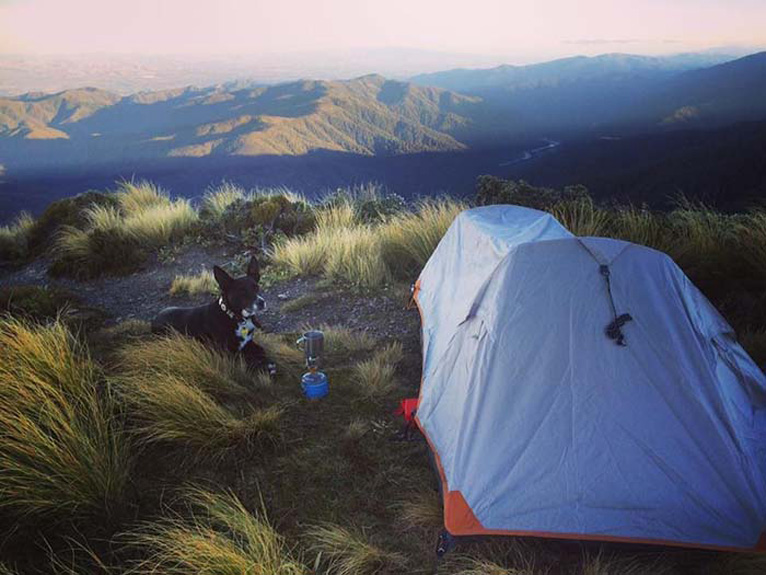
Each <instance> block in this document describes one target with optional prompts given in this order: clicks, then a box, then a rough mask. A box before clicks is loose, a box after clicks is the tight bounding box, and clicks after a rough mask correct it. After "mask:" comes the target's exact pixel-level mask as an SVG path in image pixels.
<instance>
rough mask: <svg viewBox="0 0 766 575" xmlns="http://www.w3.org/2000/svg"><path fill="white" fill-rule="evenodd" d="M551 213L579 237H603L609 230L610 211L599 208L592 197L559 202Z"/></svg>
mask: <svg viewBox="0 0 766 575" xmlns="http://www.w3.org/2000/svg"><path fill="white" fill-rule="evenodd" d="M550 211H551V213H552V214H553V216H554V217H555V218H556V219H557V220H558V221H559V222H561V224H562V225H563V226H564V227H565V228H566V229H568V230H569V231H570V232H572V233H573V234H574V235H576V236H578V237H584V236H602V235H604V234H605V233H606V232H607V230H608V228H609V218H610V214H609V211H608V210H605V209H603V208H600V207H599V206H597V205H596V204H595V202H594V201H593V200H592V199H591V198H590V197H584V198H578V199H576V200H569V201H564V202H559V203H558V204H556V205H554V206H553V207H552V208H551V210H550Z"/></svg>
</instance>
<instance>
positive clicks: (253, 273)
mask: <svg viewBox="0 0 766 575" xmlns="http://www.w3.org/2000/svg"><path fill="white" fill-rule="evenodd" d="M247 275H249V276H250V277H251V278H253V279H254V280H255V281H256V282H259V281H261V264H259V263H258V258H256V257H255V256H253V257H251V258H250V263H248V264H247Z"/></svg>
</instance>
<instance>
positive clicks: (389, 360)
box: [354, 342, 403, 398]
mask: <svg viewBox="0 0 766 575" xmlns="http://www.w3.org/2000/svg"><path fill="white" fill-rule="evenodd" d="M402 353H403V348H402V344H401V343H399V342H395V343H391V344H388V345H387V346H385V347H384V348H383V349H381V350H380V351H378V352H376V353H375V354H374V355H373V356H372V358H370V359H368V360H366V361H362V362H360V363H358V364H357V365H356V367H355V368H354V371H355V375H356V379H357V382H358V385H359V388H360V389H361V390H362V393H363V394H364V395H365V396H366V397H369V398H374V397H381V396H383V395H386V394H388V393H389V392H391V391H392V390H393V389H395V388H396V377H395V373H396V365H397V363H398V362H399V360H400V359H401V357H402Z"/></svg>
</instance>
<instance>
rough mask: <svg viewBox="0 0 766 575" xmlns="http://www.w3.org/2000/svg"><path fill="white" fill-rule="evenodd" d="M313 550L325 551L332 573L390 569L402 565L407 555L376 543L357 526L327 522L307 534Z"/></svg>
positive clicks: (356, 574)
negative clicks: (347, 526)
mask: <svg viewBox="0 0 766 575" xmlns="http://www.w3.org/2000/svg"><path fill="white" fill-rule="evenodd" d="M306 537H307V539H308V540H309V542H310V549H311V551H313V552H315V553H317V554H321V556H320V561H321V562H322V563H323V564H324V567H325V569H324V573H327V574H328V575H374V574H375V573H380V572H383V571H385V570H387V569H396V568H399V569H401V568H402V567H403V566H404V563H405V561H404V557H403V556H402V555H400V554H399V553H395V552H393V551H388V550H386V549H383V548H381V547H379V546H378V545H375V544H374V543H373V542H371V541H370V539H369V537H368V536H367V535H366V534H365V533H364V532H363V531H362V530H360V529H357V528H355V527H351V528H346V527H341V526H339V525H332V524H325V525H318V526H316V527H313V528H311V529H310V530H309V531H308V533H307V534H306Z"/></svg>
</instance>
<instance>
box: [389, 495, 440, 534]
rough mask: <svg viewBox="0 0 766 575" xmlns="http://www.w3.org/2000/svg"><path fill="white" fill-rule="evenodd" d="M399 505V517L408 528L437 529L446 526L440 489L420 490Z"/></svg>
mask: <svg viewBox="0 0 766 575" xmlns="http://www.w3.org/2000/svg"><path fill="white" fill-rule="evenodd" d="M397 507H398V509H399V514H398V515H399V518H400V520H401V522H402V523H403V524H404V526H405V527H406V528H408V529H429V530H437V529H440V528H442V527H444V512H443V510H442V502H441V499H440V498H439V492H438V491H435V490H429V491H425V490H424V491H419V492H417V493H414V494H412V495H410V496H409V497H408V498H407V499H405V500H403V501H402V502H401V503H399V504H398V505H397Z"/></svg>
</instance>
